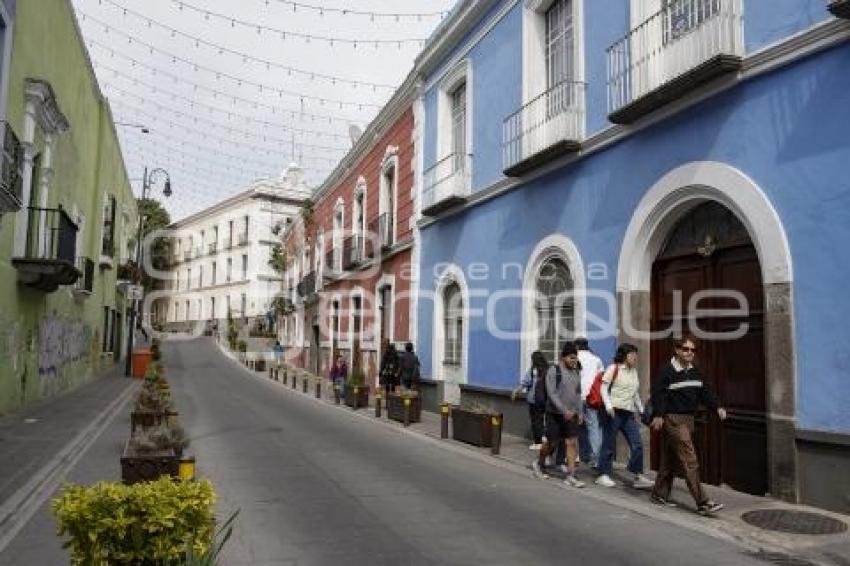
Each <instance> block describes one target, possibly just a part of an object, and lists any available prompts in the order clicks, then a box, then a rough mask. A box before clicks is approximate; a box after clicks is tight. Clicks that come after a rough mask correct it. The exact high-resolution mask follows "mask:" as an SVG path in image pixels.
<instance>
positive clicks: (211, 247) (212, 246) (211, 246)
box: [207, 242, 218, 255]
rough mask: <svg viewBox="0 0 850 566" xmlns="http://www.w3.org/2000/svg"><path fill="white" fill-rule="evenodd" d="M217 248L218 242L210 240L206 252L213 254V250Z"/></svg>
mask: <svg viewBox="0 0 850 566" xmlns="http://www.w3.org/2000/svg"><path fill="white" fill-rule="evenodd" d="M217 250H218V242H211V243H209V244H207V253H208V254H209V255H215V252H216V251H217Z"/></svg>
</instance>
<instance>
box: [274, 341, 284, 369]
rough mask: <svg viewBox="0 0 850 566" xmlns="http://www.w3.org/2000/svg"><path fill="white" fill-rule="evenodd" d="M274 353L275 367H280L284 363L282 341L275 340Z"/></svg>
mask: <svg viewBox="0 0 850 566" xmlns="http://www.w3.org/2000/svg"><path fill="white" fill-rule="evenodd" d="M272 353H273V354H274V361H275V365H276V366H280V363H281V362H282V361H283V346H282V345H281V343H280V340H275V343H274V346H272Z"/></svg>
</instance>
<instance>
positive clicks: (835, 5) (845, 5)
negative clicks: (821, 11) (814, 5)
mask: <svg viewBox="0 0 850 566" xmlns="http://www.w3.org/2000/svg"><path fill="white" fill-rule="evenodd" d="M829 11H830V12H832V15H833V16H835V17H836V18H844V19H845V20H850V0H834V1H833V2H830V3H829Z"/></svg>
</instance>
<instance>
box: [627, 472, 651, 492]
mask: <svg viewBox="0 0 850 566" xmlns="http://www.w3.org/2000/svg"><path fill="white" fill-rule="evenodd" d="M654 485H655V483H654V482H653V481H651V480H650V479H649V478H647V477H646V476H644V475H643V474H637V475H635V481H634V482H633V483H632V487H633V488H635V489H649V488H651V487H652V486H654Z"/></svg>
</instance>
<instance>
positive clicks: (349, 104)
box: [80, 12, 381, 111]
mask: <svg viewBox="0 0 850 566" xmlns="http://www.w3.org/2000/svg"><path fill="white" fill-rule="evenodd" d="M80 17H81V18H82V19H83V20H86V19H90V20H92V21H93V22H96V23H98V24H100V25H102V26H103V27H104V29H105V30H113V31H115V32H117V33H119V34H121V35H124V36H126V37H128V38H129V39H130V42H131V43H132V42H133V41H135V42H136V43H138V44H139V45H142V46H144V47H146V48H148V50H149V51H150V52H151V53H159V54H160V55H165V56H167V57H170V58H171V61H172V63H177V62H178V61H179V62H181V63H185V64H186V65H188V66H189V67H191V68H192V70H194V71H195V72H198V71H206V72H209V73H212V74H214V75H215V76H216V78H217V79H221V78H226V79H229V80H231V81H233V82H234V83H236V84H237V86H251V87H254V88H257V89H258V90H262V89H265V90H268V91H271V92H274V93H275V94H277V95H278V96H280V97H283V96H290V97H293V98H297V99H299V100H310V101H315V102H318V103H319V105H320V106H325V105H326V104H328V105H333V106H339V108H340V109H342V108H357V109H358V110H361V111H362V110H363V109H364V108H372V109H377V108H381V105H380V104H374V103H370V102H354V101H349V100H339V99H334V98H323V97H320V96H314V95H310V94H305V93H302V92H296V91H291V90H288V89H282V88H280V87H271V86H269V85H264V84H263V83H259V82H256V81H252V80H250V79H246V78H243V77H237V76H235V75H231V74H229V73H225V72H223V71H219V70H216V69H213V68H210V67H206V66H204V65H200V64H198V63H197V62H195V61H192V60H191V59H187V58H185V57H181V56H179V55H176V54H173V53H168V52H166V51H163V50H162V49H159V48H157V47H155V46H154V45H152V44H149V43H145V42H142V41H139V40H138V39H134V38H133V37H132V36H130V35H129V34H125V33H124V32H121V31H120V30H117V29H116V28H114V27H112V26H110V25H109V24H106V23H104V22H101V21H100V20H98V19H97V18H94V17H92V16H89V15H87V14H83V13H82V12H81V13H80ZM107 33H108V32H107Z"/></svg>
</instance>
